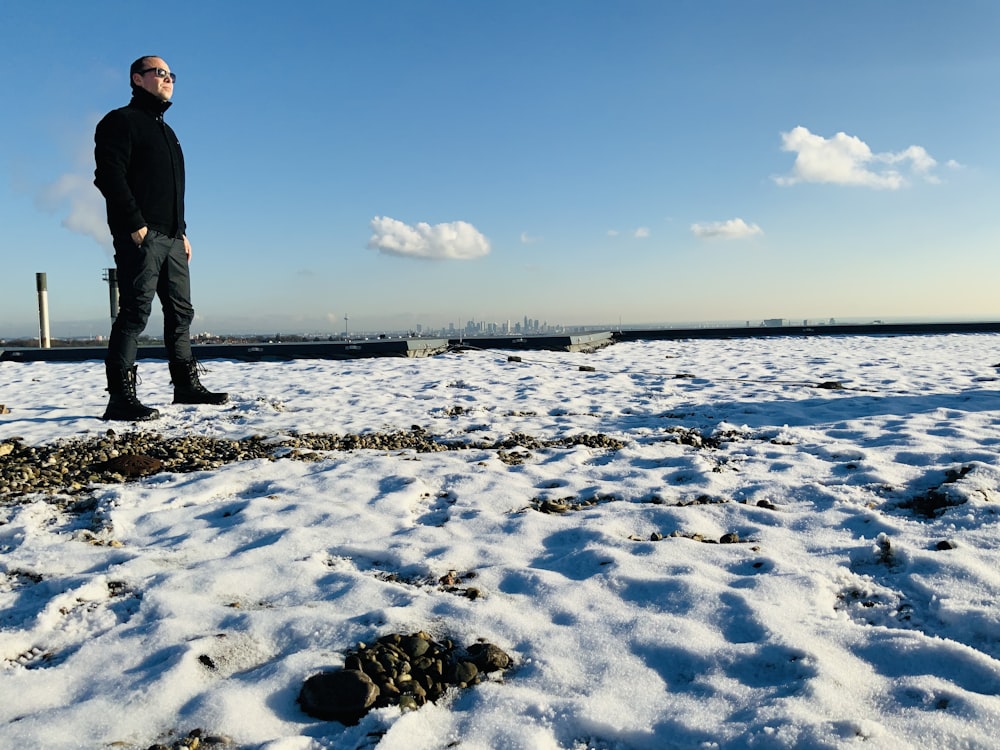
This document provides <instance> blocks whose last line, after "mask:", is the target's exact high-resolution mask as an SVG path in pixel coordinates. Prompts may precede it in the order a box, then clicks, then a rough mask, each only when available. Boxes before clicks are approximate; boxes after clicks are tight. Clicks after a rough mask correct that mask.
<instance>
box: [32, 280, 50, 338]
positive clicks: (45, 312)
mask: <svg viewBox="0 0 1000 750" xmlns="http://www.w3.org/2000/svg"><path fill="white" fill-rule="evenodd" d="M35 287H36V288H37V289H38V346H39V347H40V348H42V349H48V348H50V347H51V346H52V341H51V340H50V339H49V282H48V279H47V278H46V276H45V274H44V273H36V274H35Z"/></svg>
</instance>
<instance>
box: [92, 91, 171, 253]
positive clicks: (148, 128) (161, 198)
mask: <svg viewBox="0 0 1000 750" xmlns="http://www.w3.org/2000/svg"><path fill="white" fill-rule="evenodd" d="M169 106H170V102H164V101H161V100H160V99H158V98H156V97H155V96H153V95H152V94H150V93H149V92H147V91H145V90H143V89H138V88H137V89H134V90H133V94H132V101H131V102H129V103H128V106H125V107H121V108H120V109H115V110H112V111H111V112H109V113H108V114H107V115H105V116H104V119H103V120H101V121H100V122H99V123H98V124H97V130H96V131H95V133H94V160H95V162H96V163H97V169H96V170H95V171H94V184H95V185H97V188H98V189H99V190H100V191H101V193H103V194H104V199H105V201H106V202H107V204H108V227H110V229H111V234H112V235H115V236H121V235H127V234H131V233H132V232H135V231H136V230H138V229H140V228H142V227H144V226H146V227H149V228H150V229H155V230H156V231H158V232H162V233H163V234H166V235H168V236H170V237H180V236H181V235H183V234H184V233H185V232H186V231H187V225H186V224H185V223H184V154H183V153H182V152H181V144H180V141H178V140H177V136H176V135H175V134H174V131H173V130H172V129H171V128H170V126H169V125H167V123H165V122H164V121H163V113H164V112H166V111H167V108H168V107H169Z"/></svg>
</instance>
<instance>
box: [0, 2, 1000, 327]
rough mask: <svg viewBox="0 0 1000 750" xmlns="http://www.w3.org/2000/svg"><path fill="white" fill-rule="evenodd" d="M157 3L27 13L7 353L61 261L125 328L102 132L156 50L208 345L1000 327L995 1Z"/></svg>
mask: <svg viewBox="0 0 1000 750" xmlns="http://www.w3.org/2000/svg"><path fill="white" fill-rule="evenodd" d="M136 8H137V6H135V5H134V4H126V3H122V2H120V0H109V1H108V2H105V3H100V4H91V5H87V4H82V3H77V2H69V0H50V1H49V2H45V3H6V4H4V5H3V7H2V9H0V43H2V44H3V49H4V54H3V55H2V56H0V80H2V81H3V82H4V100H5V103H6V108H5V116H4V117H3V118H0V143H2V144H3V146H2V151H0V155H2V159H0V170H2V171H3V179H2V180H0V224H2V226H3V227H4V233H3V239H2V240H0V242H2V243H3V247H4V254H3V256H4V266H3V276H2V278H3V294H2V295H0V336H15V335H24V334H30V333H31V332H32V331H33V330H34V328H35V326H36V314H37V312H36V302H35V295H34V274H35V273H36V272H45V273H47V274H48V280H49V290H50V298H51V321H52V323H51V325H52V334H53V335H91V334H100V333H106V332H107V330H106V329H107V328H108V326H109V324H110V320H109V318H108V316H107V310H106V308H107V294H106V288H105V286H104V284H103V282H102V280H101V273H102V270H103V269H104V268H106V267H109V266H111V265H113V261H112V257H111V252H110V243H109V238H108V235H107V229H106V226H105V217H104V207H103V205H102V203H101V199H100V195H99V194H98V192H97V190H96V188H94V186H93V184H92V182H93V131H94V126H95V124H96V122H97V121H98V119H99V118H100V117H101V116H102V115H103V114H104V113H105V112H107V111H108V110H110V109H112V108H115V107H119V106H122V105H124V104H125V103H126V102H127V101H128V98H129V88H128V75H127V70H128V66H129V64H130V62H131V61H132V60H133V59H135V58H136V57H138V56H139V55H143V54H158V55H162V56H163V57H164V58H165V59H166V61H167V62H168V63H169V64H170V66H171V68H172V70H173V71H174V72H175V73H176V74H177V84H176V88H175V93H174V97H173V105H172V106H171V108H170V110H169V111H168V112H167V114H166V119H167V120H168V121H169V122H170V124H171V125H172V127H173V128H174V129H175V130H176V131H177V133H178V134H179V137H180V140H181V143H182V145H183V148H184V153H185V162H186V165H187V178H188V179H187V185H188V193H187V218H188V225H189V226H188V235H189V237H190V239H191V242H192V244H193V249H194V256H193V259H192V263H193V264H194V265H193V267H194V273H193V281H194V289H193V296H194V305H195V311H196V319H195V323H194V329H195V330H206V331H216V332H225V333H241V332H248V331H251V332H252V331H267V330H273V331H287V332H294V331H328V332H339V331H342V330H343V324H344V318H345V316H347V317H348V318H349V321H348V322H349V326H350V327H357V328H358V329H359V330H406V329H409V328H412V327H414V326H415V325H417V324H421V325H425V326H435V327H440V326H442V325H446V324H447V323H448V322H455V323H459V322H460V321H468V320H470V319H476V320H484V321H503V320H506V319H508V318H513V319H516V318H517V317H518V316H519V314H521V313H520V311H529V313H528V314H530V315H531V317H533V318H534V317H537V318H539V319H541V320H548V321H551V322H552V323H553V324H555V323H557V322H558V324H561V325H567V326H571V325H600V324H605V325H612V324H617V323H618V321H622V322H623V323H625V324H628V323H633V324H663V323H684V322H689V321H713V320H718V321H739V320H747V319H753V320H761V319H767V318H775V317H785V318H788V319H790V320H795V319H798V320H801V319H817V320H822V319H828V318H830V317H837V318H870V319H890V318H896V317H908V318H934V319H940V318H954V319H969V318H978V319H995V318H1000V295H997V294H996V285H997V281H998V279H1000V253H998V252H997V248H998V247H1000V213H998V212H997V210H996V206H997V205H998V204H1000V152H998V150H997V149H996V147H995V141H996V131H997V123H998V120H1000V101H998V100H997V97H996V96H994V95H993V93H992V92H993V91H994V90H995V88H996V81H997V80H1000V45H997V44H996V39H997V38H1000V3H996V2H993V1H992V0H961V1H960V2H957V3H949V4H943V3H938V2H931V0H885V1H884V2H879V3H871V2H866V1H864V0H844V2H842V3H838V4H837V5H836V6H829V5H826V4H818V3H800V2H793V1H792V0H769V1H768V2H765V3H747V2H743V1H742V0H705V2H699V3H669V2H661V1H660V0H625V1H624V2H622V3H614V4H611V3H605V2H598V1H597V0H551V1H550V2H542V3H538V2H526V1H525V0H511V2H505V3H468V2H461V1H460V0H436V1H435V2H419V0H418V1H411V0H384V1H380V2H378V3H328V2H320V0H302V1H301V2H295V3H286V4H283V5H281V6H278V5H275V4H273V3H267V2H263V1H262V0H247V2H241V3H239V4H236V3H235V2H231V1H230V0H220V1H219V2H213V3H203V2H194V1H193V0H177V1H176V2H174V3H172V4H171V5H170V7H169V11H166V10H165V11H164V15H169V17H170V18H169V21H165V22H164V23H162V24H157V23H151V22H150V14H151V13H152V10H151V8H152V6H149V7H145V6H144V8H143V12H135V11H136ZM178 24H180V25H181V26H182V27H183V33H179V32H178V28H177V27H178ZM108 28H114V29H115V33H114V34H108V33H106V30H107V29H108ZM151 325H156V323H155V321H154V322H153V323H152V324H151Z"/></svg>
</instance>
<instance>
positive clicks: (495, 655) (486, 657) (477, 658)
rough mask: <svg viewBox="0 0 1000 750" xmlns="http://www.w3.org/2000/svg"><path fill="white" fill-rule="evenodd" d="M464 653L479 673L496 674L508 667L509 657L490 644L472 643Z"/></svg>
mask: <svg viewBox="0 0 1000 750" xmlns="http://www.w3.org/2000/svg"><path fill="white" fill-rule="evenodd" d="M466 651H467V653H468V654H469V659H471V661H472V663H473V664H475V665H476V667H477V668H478V669H479V671H480V672H497V671H499V670H502V669H507V667H509V666H510V657H509V656H507V654H506V653H504V651H503V649H501V648H500V647H499V646H494V645H493V644H492V643H474V644H472V645H471V646H469V648H468V649H466Z"/></svg>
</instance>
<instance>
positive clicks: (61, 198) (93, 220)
mask: <svg viewBox="0 0 1000 750" xmlns="http://www.w3.org/2000/svg"><path fill="white" fill-rule="evenodd" d="M38 204H39V205H40V206H42V208H44V209H45V210H46V211H50V212H52V213H56V212H59V211H61V210H63V209H64V208H66V209H68V213H67V214H66V216H65V217H64V218H63V220H62V225H63V226H64V227H66V228H67V229H69V230H70V231H73V232H77V233H79V234H83V235H86V236H88V237H93V238H94V239H95V240H96V241H97V242H98V244H100V245H103V246H104V247H106V248H108V249H110V248H111V233H110V232H109V231H108V224H107V213H106V211H105V205H104V198H103V197H102V196H101V193H100V191H99V190H98V189H97V188H96V187H94V183H93V181H92V179H91V178H90V177H88V176H85V175H82V174H78V173H72V172H69V173H67V174H64V175H62V176H61V177H59V178H58V179H56V180H55V182H52V183H50V184H49V185H46V186H45V188H44V189H43V190H42V191H41V193H40V194H39V195H38Z"/></svg>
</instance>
